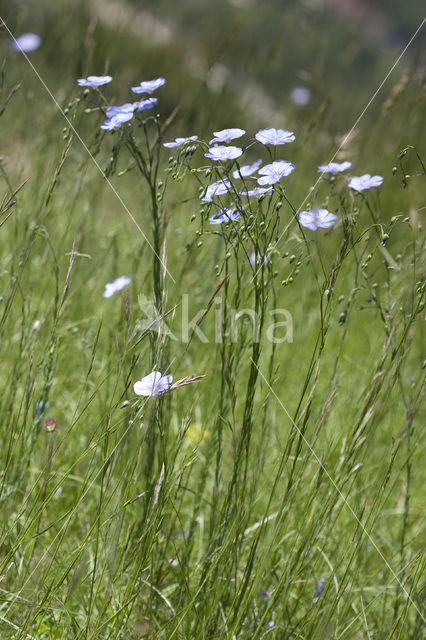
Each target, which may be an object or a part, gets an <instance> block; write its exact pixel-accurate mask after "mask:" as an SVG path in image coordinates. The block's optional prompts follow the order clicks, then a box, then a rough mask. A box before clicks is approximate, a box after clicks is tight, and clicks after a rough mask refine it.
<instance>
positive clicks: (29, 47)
mask: <svg viewBox="0 0 426 640" xmlns="http://www.w3.org/2000/svg"><path fill="white" fill-rule="evenodd" d="M40 45H41V38H40V36H38V35H36V34H35V33H23V34H22V36H18V37H17V38H13V40H11V41H10V42H9V46H10V48H11V49H14V50H15V51H20V52H21V53H29V52H30V51H35V50H36V49H38V48H39V46H40Z"/></svg>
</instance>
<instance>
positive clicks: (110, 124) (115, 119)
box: [101, 111, 133, 131]
mask: <svg viewBox="0 0 426 640" xmlns="http://www.w3.org/2000/svg"><path fill="white" fill-rule="evenodd" d="M132 118H133V111H127V112H120V113H117V114H116V115H115V116H112V118H109V119H108V120H104V121H103V123H102V124H101V129H106V130H107V131H112V129H116V128H117V127H119V126H120V125H122V124H124V123H125V122H128V121H129V120H131V119H132Z"/></svg>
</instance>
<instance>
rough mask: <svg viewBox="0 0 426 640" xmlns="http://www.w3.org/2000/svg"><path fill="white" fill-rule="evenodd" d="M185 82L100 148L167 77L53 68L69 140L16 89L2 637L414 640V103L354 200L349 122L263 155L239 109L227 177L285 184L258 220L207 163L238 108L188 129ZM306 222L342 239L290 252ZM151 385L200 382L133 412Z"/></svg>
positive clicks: (417, 343) (397, 116) (417, 596)
mask: <svg viewBox="0 0 426 640" xmlns="http://www.w3.org/2000/svg"><path fill="white" fill-rule="evenodd" d="M58 6H59V5H58ZM51 11H52V12H54V9H53V8H52V9H51ZM58 11H59V9H58ZM82 24H83V22H82V23H81V24H80V23H78V22H77V24H76V26H75V27H74V33H77V30H78V29H80V30H81V33H82V34H86V32H85V30H84V29H83V26H82ZM57 29H58V31H61V30H64V29H65V27H64V25H63V24H62V23H61V24H58V26H57ZM61 32H62V31H61ZM89 33H90V30H89ZM113 35H114V34H112V35H111V37H113ZM104 36H105V37H104ZM106 40H107V38H106V33H105V34H103V35H102V37H100V42H101V43H102V46H103V47H105V46H106V44H105V42H106ZM85 42H87V39H86V40H85ZM111 47H112V49H111V56H112V59H118V55H119V52H120V47H124V48H125V50H126V51H127V50H129V51H130V50H131V47H132V43H131V42H130V39H129V41H128V42H125V41H123V40H120V41H118V40H117V42H116V43H114V42H112V44H111ZM101 51H102V49H101ZM86 53H87V55H88V56H89V59H90V60H91V61H92V62H93V61H94V60H95V59H96V56H99V57H102V53H100V52H99V49H98V50H97V51H96V52H95V51H94V50H91V48H90V46H89V45H88V48H87V51H86ZM16 55H18V54H16ZM151 56H152V54H151ZM152 57H154V56H152ZM146 60H148V62H147V63H146V64H148V63H149V60H150V58H149V57H148V58H146ZM172 62H173V61H172V56H170V58H169V59H168V60H167V65H168V66H169V72H170V74H171V75H168V76H167V84H166V85H165V86H164V87H162V88H161V89H159V90H158V92H156V94H155V95H156V96H157V97H158V100H159V103H158V107H156V108H155V109H153V110H150V111H146V112H142V113H141V114H138V115H137V116H135V119H134V120H133V121H132V123H131V124H125V125H122V126H121V127H120V128H118V129H117V130H116V131H115V132H114V133H112V134H111V133H109V132H101V131H100V129H99V126H100V124H101V123H102V121H103V119H104V117H105V116H104V115H103V114H104V111H105V107H106V106H107V105H109V104H121V102H125V101H128V100H133V98H134V96H133V97H130V95H131V94H130V91H129V88H130V86H134V85H136V84H138V82H140V81H141V80H142V79H148V78H150V77H154V76H155V75H156V72H157V71H158V69H159V67H158V60H156V61H155V63H154V62H153V64H155V65H156V69H155V72H154V71H153V72H152V73H151V72H150V71H149V70H148V71H146V69H147V68H148V69H149V67H147V66H145V69H144V74H143V76H141V74H140V73H139V74H138V75H133V73H135V74H136V71H135V67H133V66H132V65H130V66H129V69H128V70H127V72H126V74H125V75H124V77H123V78H122V79H120V78H118V77H115V73H114V70H113V68H112V65H111V68H110V72H111V74H112V75H113V76H114V81H113V83H111V85H106V86H104V87H101V88H100V91H99V92H98V91H97V90H92V89H90V90H87V91H85V90H84V89H80V88H78V87H77V84H76V82H75V81H76V78H77V77H83V75H88V74H90V73H97V72H98V71H97V70H94V69H92V68H90V69H87V68H85V69H84V73H82V72H81V69H79V62H78V60H71V59H68V58H67V59H66V60H64V61H63V62H62V63H61V65H60V68H61V69H62V70H66V71H67V72H68V73H69V74H71V73H74V75H75V77H68V78H67V79H66V81H64V82H63V83H62V84H61V86H60V89H58V92H59V97H58V101H59V103H60V106H61V108H62V109H63V110H64V114H65V115H66V117H67V120H64V118H63V116H62V115H61V114H60V113H59V112H58V109H57V108H56V107H55V105H54V104H52V103H51V102H50V101H49V99H48V97H44V98H43V97H42V89H41V87H40V86H39V85H40V83H39V80H37V78H35V77H34V76H33V75H32V74H31V69H30V68H29V66H28V64H27V63H26V61H25V60H24V59H21V60H19V62H13V63H12V64H11V63H10V62H7V63H6V64H5V66H4V68H3V74H2V85H1V88H2V93H1V101H0V104H1V105H3V106H4V109H3V107H0V113H1V119H0V122H1V123H2V124H3V127H2V131H3V132H4V147H3V148H2V151H1V153H2V156H3V158H2V160H1V165H0V169H1V172H2V176H1V178H2V182H1V184H2V196H1V197H2V202H1V210H0V212H1V216H0V225H1V227H0V233H1V234H2V238H3V251H2V257H1V272H0V273H1V280H0V282H1V307H0V332H1V342H0V349H1V362H2V366H1V368H0V382H1V389H2V393H1V396H0V417H1V422H0V424H1V429H2V437H3V447H2V450H1V465H0V501H1V505H2V522H1V534H0V535H1V538H0V550H1V554H0V560H1V571H0V575H1V582H0V637H1V638H10V639H13V640H23V639H24V638H25V639H26V638H32V639H35V638H37V640H47V639H49V640H59V639H61V640H62V639H63V640H65V639H78V640H83V639H84V640H95V639H96V640H99V639H102V640H104V639H108V640H112V639H117V640H118V639H119V638H123V639H124V638H130V639H135V640H136V639H140V638H158V639H160V638H165V639H166V638H167V639H169V638H175V639H188V640H189V639H198V638H200V639H201V638H204V639H208V638H218V639H221V640H225V639H227V640H228V639H229V640H231V639H234V638H238V639H244V638H259V639H260V638H265V637H266V638H271V639H273V638H276V639H281V638H291V639H295V640H296V639H300V640H301V639H306V640H311V639H319V640H321V639H326V638H327V639H329V638H333V639H334V640H339V639H341V638H342V639H344V638H365V639H368V640H370V639H372V638H374V639H376V638H377V639H387V638H401V639H406V638H412V639H418V638H421V637H422V633H423V623H424V618H423V610H422V594H423V593H424V576H423V573H424V554H423V549H422V543H423V542H424V522H423V521H422V518H421V514H422V506H423V505H422V489H423V486H424V471H423V465H422V456H423V455H424V442H422V439H421V435H422V434H421V429H422V427H423V423H424V417H425V416H424V408H423V407H422V404H421V401H422V397H423V394H424V360H423V356H422V348H423V346H424V326H423V324H422V322H423V321H424V262H422V258H423V254H422V251H423V250H424V241H425V235H424V228H423V226H422V223H421V216H422V213H423V211H422V208H424V202H423V201H422V186H423V185H424V180H425V174H426V172H425V167H424V151H423V150H422V147H421V142H420V141H421V138H420V134H421V131H422V119H423V114H422V106H423V105H424V81H423V85H422V80H421V78H420V76H419V74H418V73H417V71H416V69H415V67H414V66H413V68H412V69H411V70H407V69H405V70H404V72H401V74H400V75H399V76H398V78H395V79H394V87H393V90H391V88H389V89H388V91H387V93H386V96H384V97H383V98H381V100H380V102H379V103H378V104H376V105H374V112H373V115H369V116H367V117H366V118H365V120H362V121H361V122H360V123H359V124H358V126H357V129H356V134H357V135H356V136H349V137H348V139H347V140H346V141H345V142H344V144H343V147H342V149H341V150H340V152H339V159H343V158H344V159H349V160H351V161H352V162H353V167H352V169H351V172H350V174H351V175H361V174H363V173H367V172H369V173H371V174H380V175H383V176H384V182H383V185H382V186H380V187H379V188H377V189H375V188H374V189H371V190H368V191H364V192H361V193H356V192H355V191H353V190H351V189H349V188H348V186H347V180H348V178H347V176H346V174H343V175H339V174H337V175H336V176H335V177H330V176H328V177H326V176H322V177H321V176H320V175H319V174H318V172H317V165H318V164H321V163H322V162H325V161H328V160H329V159H331V157H332V156H333V154H334V152H335V151H336V149H337V148H338V147H339V145H340V143H341V142H342V139H343V135H344V134H345V133H346V132H347V131H348V130H349V128H350V126H351V125H352V121H351V122H350V123H349V126H347V127H346V130H340V131H336V123H335V122H334V121H333V117H332V115H331V114H330V112H329V111H328V108H329V107H328V106H327V104H326V103H322V104H320V105H317V107H316V108H313V109H308V110H300V112H297V111H296V110H294V111H291V117H292V120H291V126H290V124H288V128H290V129H292V130H294V132H295V134H296V141H295V142H293V143H291V144H288V145H285V146H283V147H277V148H276V149H272V150H271V147H267V146H262V145H261V144H260V143H258V142H255V140H254V134H255V133H256V131H257V130H258V129H259V128H261V127H260V125H256V124H255V123H253V115H247V116H246V119H244V117H245V116H244V114H243V113H241V111H239V110H238V106H235V109H234V110H233V111H232V118H230V117H229V115H228V117H227V123H228V124H229V125H230V126H234V125H235V126H244V127H245V128H246V129H247V135H246V137H245V139H244V140H245V142H244V145H245V146H247V145H248V149H247V150H246V151H245V154H244V156H243V157H242V158H239V159H238V161H237V162H238V164H239V165H240V166H241V165H242V164H247V163H248V162H251V161H254V160H256V159H257V158H258V157H261V158H262V159H263V160H264V163H267V162H268V161H269V160H270V159H273V158H274V157H277V158H285V159H287V160H291V161H292V162H294V164H295V170H294V172H293V173H292V174H291V175H289V176H288V177H286V178H283V180H282V181H281V182H280V183H277V184H276V185H275V187H274V193H273V195H272V196H268V195H266V196H262V197H261V198H250V199H248V198H246V197H245V196H242V198H241V197H240V196H238V192H239V191H240V190H241V185H243V184H244V183H245V186H246V188H253V187H254V186H255V185H256V183H255V181H254V180H253V178H246V179H245V180H244V181H242V180H241V179H234V178H232V171H233V170H235V169H236V167H237V166H238V165H237V164H236V163H231V162H229V163H212V162H210V160H208V159H207V158H205V157H204V152H205V151H206V149H207V147H208V145H206V142H208V140H209V139H210V137H212V135H211V133H212V131H214V130H218V129H220V128H221V125H219V121H220V122H221V123H223V119H222V118H225V114H226V111H227V109H228V110H229V109H230V108H232V106H233V103H232V100H229V102H228V103H227V104H222V105H221V106H218V113H217V118H218V121H215V119H214V117H215V109H214V108H213V107H212V104H208V102H207V98H206V94H205V93H204V89H203V88H201V87H198V88H197V89H196V90H195V89H194V91H192V90H191V86H190V87H189V88H188V91H187V93H186V94H184V96H183V98H182V103H181V110H180V112H175V111H174V105H173V104H171V102H172V100H171V99H170V97H169V96H170V95H172V96H173V95H176V92H178V89H177V88H176V85H178V84H179V82H178V81H179V78H180V77H181V76H179V69H176V70H175V72H176V80H175V79H174V76H173V73H172V71H173V67H172ZM103 63H104V59H102V65H103ZM43 64H44V63H42V62H40V66H39V67H38V68H39V69H40V73H42V75H43V77H46V74H47V69H48V67H45V66H43ZM49 68H50V67H49ZM98 70H99V67H98ZM86 72H87V73H86ZM100 72H102V68H101V69H100V70H99V73H100ZM56 73H57V74H59V70H55V69H54V67H52V77H53V78H55V77H56V76H55V74H56ZM158 75H161V70H160V73H159V74H158ZM22 77H24V83H23V85H22V86H20V87H17V83H18V81H19V80H20V79H21V78H22ZM48 84H49V83H48ZM49 86H50V85H49ZM194 86H195V85H194ZM14 87H17V88H16V91H15V89H14ZM168 92H170V93H168ZM56 95H57V94H56V93H55V96H56ZM194 96H195V97H194ZM191 97H193V99H191ZM137 98H138V96H136V99H137ZM37 100H38V101H39V102H37ZM219 102H220V101H218V102H217V104H219ZM35 104H40V108H36V107H35ZM204 107H205V108H204ZM206 111H207V112H208V114H209V118H207V117H206ZM157 114H158V115H157ZM237 117H238V118H241V119H237ZM207 119H209V122H206V120H207ZM230 121H231V122H230ZM138 123H139V125H140V126H138ZM263 124H264V123H262V125H263ZM197 127H199V128H197ZM11 131H13V135H11V134H10V132H11ZM193 134H198V135H199V136H200V139H199V141H197V142H194V143H191V145H190V146H187V147H183V148H181V149H180V150H179V149H165V148H164V147H163V146H162V143H163V142H164V141H166V140H172V139H173V138H174V137H175V136H186V135H193ZM338 136H339V137H338ZM82 142H84V145H85V146H86V147H87V149H85V148H84V146H83V145H82ZM234 143H235V144H237V145H238V143H239V141H238V140H235V142H231V143H230V144H234ZM225 175H226V176H227V177H228V178H229V179H230V180H231V183H232V186H231V187H230V193H229V194H225V195H221V196H219V197H217V198H215V199H214V202H215V203H217V204H219V206H222V207H230V206H232V207H236V208H237V210H238V211H239V213H240V215H241V217H240V219H238V220H236V221H235V222H232V223H229V224H226V223H224V224H221V225H211V224H209V218H210V217H211V216H212V215H213V214H214V213H215V212H216V211H217V207H216V206H215V204H212V203H208V202H203V200H201V199H200V196H201V197H202V195H203V193H204V192H205V188H206V187H207V186H208V185H209V184H211V183H212V182H214V181H216V180H219V179H223V178H224V176H225ZM26 179H28V182H25V184H22V183H23V182H24V181H25V180H26ZM312 186H314V188H313V189H311V187H312ZM423 193H424V192H423ZM302 203H303V206H302V209H304V210H308V209H311V208H313V207H316V206H317V207H318V206H321V207H325V208H327V209H328V210H329V211H331V212H333V213H335V214H336V215H337V216H338V221H337V223H336V224H335V225H334V226H333V227H331V228H329V229H318V230H316V231H310V230H308V229H306V228H304V227H303V226H301V225H300V224H299V223H298V213H299V210H300V208H301V205H302ZM132 217H133V218H134V220H132ZM253 250H254V251H255V253H256V262H255V263H254V264H252V261H251V260H250V256H251V253H252V251H253ZM123 274H126V275H128V276H130V277H131V284H130V285H129V286H128V287H126V288H125V289H123V290H121V291H119V292H118V293H116V294H115V295H114V296H112V297H111V298H108V299H107V298H104V297H103V295H102V294H103V292H104V286H105V283H107V282H110V281H112V280H113V279H114V278H116V277H117V276H121V275H123ZM277 309H278V310H285V311H286V312H288V314H290V317H291V318H290V319H291V322H290V320H289V316H288V315H282V314H281V315H279V316H273V315H271V312H273V311H274V310H277ZM250 311H251V312H255V314H256V318H257V320H258V329H259V337H260V339H259V340H256V339H255V331H254V327H253V322H252V319H253V314H252V315H250ZM238 313H240V316H238V315H236V314H238ZM194 317H196V318H197V319H196V320H195V321H194V322H193V323H192V324H191V325H188V321H190V320H193V319H194ZM274 318H276V321H277V322H280V321H282V320H283V318H284V319H285V325H283V326H275V327H274V326H273V323H274ZM204 336H205V338H204ZM284 337H286V340H284V341H281V340H280V339H281V338H284ZM274 338H275V339H274ZM153 370H159V371H161V372H162V373H163V374H169V373H171V374H173V377H174V381H177V380H182V379H184V380H185V379H186V378H188V377H190V376H204V377H203V378H201V379H198V380H196V381H194V382H191V381H190V380H185V382H187V383H188V384H184V383H182V384H181V385H180V386H178V388H176V389H172V390H170V391H168V392H166V393H163V394H161V395H158V396H152V397H145V398H144V397H137V396H136V395H135V394H134V391H133V385H134V383H135V382H136V381H137V380H140V379H141V378H142V377H144V376H146V375H147V374H149V373H150V372H151V371H153ZM422 536H423V539H422Z"/></svg>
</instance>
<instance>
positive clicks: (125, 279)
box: [103, 276, 130, 298]
mask: <svg viewBox="0 0 426 640" xmlns="http://www.w3.org/2000/svg"><path fill="white" fill-rule="evenodd" d="M129 282H130V278H129V276H120V277H119V278H116V279H115V280H113V281H112V282H107V283H106V285H105V291H104V293H103V296H104V298H110V297H111V296H113V295H114V293H117V291H121V289H123V288H124V287H127V285H128V284H129Z"/></svg>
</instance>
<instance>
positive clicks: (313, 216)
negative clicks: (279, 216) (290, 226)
mask: <svg viewBox="0 0 426 640" xmlns="http://www.w3.org/2000/svg"><path fill="white" fill-rule="evenodd" d="M336 220H337V216H335V215H334V213H330V212H329V211H327V209H321V208H317V209H311V211H302V212H301V213H300V215H299V222H300V224H301V225H302V227H306V228H307V229H310V230H311V231H316V230H317V229H318V228H319V227H322V228H323V229H328V228H329V227H332V226H333V224H335V222H336Z"/></svg>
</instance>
